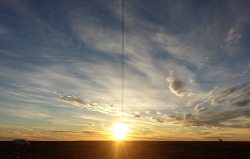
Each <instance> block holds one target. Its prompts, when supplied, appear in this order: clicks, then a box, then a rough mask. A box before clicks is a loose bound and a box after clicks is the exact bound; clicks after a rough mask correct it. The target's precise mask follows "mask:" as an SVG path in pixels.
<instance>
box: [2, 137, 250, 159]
mask: <svg viewBox="0 0 250 159" xmlns="http://www.w3.org/2000/svg"><path fill="white" fill-rule="evenodd" d="M0 158H1V159H5V158H14V159H35V158H37V159H40V158H41V159H55V158H59V159H81V158H82V159H161V158H166V159H184V158H185V159H188V158H192V159H198V158H199V159H200V158H202V159H204V158H209V159H210V158H213V159H216V158H233V159H237V158H238V159H242V158H248V159H249V158H250V142H224V146H223V147H221V146H220V143H219V141H218V142H203V141H200V142H193V141H165V142H161V141H133V142H130V141H126V142H125V141H124V142H111V141H72V142H71V141H61V142H57V141H31V142H30V145H28V146H14V145H12V142H10V141H1V142H0Z"/></svg>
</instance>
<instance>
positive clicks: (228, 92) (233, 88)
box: [222, 86, 237, 96]
mask: <svg viewBox="0 0 250 159" xmlns="http://www.w3.org/2000/svg"><path fill="white" fill-rule="evenodd" d="M236 90H237V86H234V87H231V88H228V89H226V90H224V91H223V92H222V95H224V96H226V95H229V94H232V93H233V92H235V91H236Z"/></svg>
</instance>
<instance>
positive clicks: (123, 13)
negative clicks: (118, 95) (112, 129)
mask: <svg viewBox="0 0 250 159" xmlns="http://www.w3.org/2000/svg"><path fill="white" fill-rule="evenodd" d="M123 99H124V0H122V123H123Z"/></svg>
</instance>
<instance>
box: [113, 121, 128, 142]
mask: <svg viewBox="0 0 250 159" xmlns="http://www.w3.org/2000/svg"><path fill="white" fill-rule="evenodd" d="M110 131H112V132H113V136H114V139H115V140H123V139H124V137H125V136H126V133H127V132H129V125H126V124H123V123H117V124H115V125H114V126H113V127H111V128H110Z"/></svg>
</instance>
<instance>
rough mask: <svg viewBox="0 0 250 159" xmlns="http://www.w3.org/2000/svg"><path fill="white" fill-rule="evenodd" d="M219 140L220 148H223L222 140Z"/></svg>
mask: <svg viewBox="0 0 250 159" xmlns="http://www.w3.org/2000/svg"><path fill="white" fill-rule="evenodd" d="M219 140H220V146H221V147H223V142H222V139H219Z"/></svg>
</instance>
